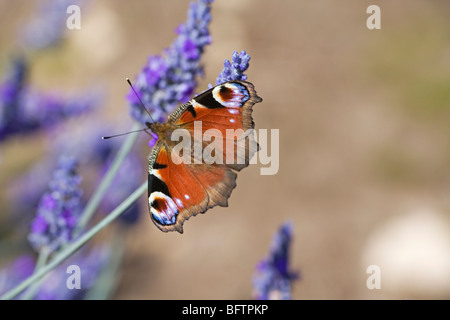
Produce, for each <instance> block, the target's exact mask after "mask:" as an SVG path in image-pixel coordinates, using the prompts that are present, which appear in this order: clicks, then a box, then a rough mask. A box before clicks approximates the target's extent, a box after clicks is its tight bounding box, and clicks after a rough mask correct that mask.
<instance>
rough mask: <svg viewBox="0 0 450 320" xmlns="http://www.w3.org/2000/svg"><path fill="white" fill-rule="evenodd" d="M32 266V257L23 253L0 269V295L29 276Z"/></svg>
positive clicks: (33, 262)
mask: <svg viewBox="0 0 450 320" xmlns="http://www.w3.org/2000/svg"><path fill="white" fill-rule="evenodd" d="M34 267H35V261H34V259H33V258H32V257H31V256H29V255H23V256H20V257H18V258H17V259H16V260H15V261H14V262H13V263H11V264H10V265H9V266H7V267H6V268H4V269H2V270H0V295H2V294H4V293H5V292H6V291H8V290H10V289H11V288H13V287H15V286H16V285H18V284H19V283H20V282H22V281H23V280H24V279H25V278H27V277H29V276H30V275H31V274H32V273H33V271H34Z"/></svg>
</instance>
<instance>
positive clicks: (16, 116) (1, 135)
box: [0, 58, 101, 142]
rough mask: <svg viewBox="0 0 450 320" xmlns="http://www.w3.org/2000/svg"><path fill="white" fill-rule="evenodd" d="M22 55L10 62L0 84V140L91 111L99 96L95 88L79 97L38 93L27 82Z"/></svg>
mask: <svg viewBox="0 0 450 320" xmlns="http://www.w3.org/2000/svg"><path fill="white" fill-rule="evenodd" d="M27 74H28V65H27V62H26V61H25V59H24V58H17V59H16V60H14V61H13V63H12V66H11V68H10V72H9V74H8V75H7V76H6V78H5V79H4V80H3V82H2V83H1V84H0V142H2V141H5V140H6V139H7V138H9V137H10V136H12V135H15V134H25V133H30V132H34V131H36V130H39V129H50V128H53V127H54V126H55V125H56V124H59V123H60V122H61V121H63V120H65V119H67V118H69V117H72V116H76V115H80V114H83V113H86V112H88V111H91V110H93V109H94V107H96V106H97V105H98V103H99V100H100V98H101V96H100V94H99V92H98V91H97V90H91V91H88V92H86V93H84V94H83V95H79V96H70V97H69V96H66V97H63V96H62V95H61V94H57V93H52V92H40V91H38V90H36V89H35V88H32V87H31V86H30V85H28V83H27V78H28V76H27Z"/></svg>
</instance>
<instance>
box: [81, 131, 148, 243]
mask: <svg viewBox="0 0 450 320" xmlns="http://www.w3.org/2000/svg"><path fill="white" fill-rule="evenodd" d="M138 127H139V125H138V124H135V125H134V126H133V127H132V128H131V130H130V131H134V130H136V129H137V128H138ZM137 136H138V135H137V134H130V135H129V136H128V138H127V140H126V141H125V142H124V143H123V144H122V146H121V148H120V150H119V152H118V153H117V155H116V157H115V158H114V160H113V162H112V164H111V166H110V167H109V170H108V172H107V173H106V175H105V176H104V177H103V179H102V181H101V182H100V184H99V186H98V187H97V189H96V190H95V192H94V194H93V195H92V197H91V198H90V199H89V202H88V203H87V204H86V207H85V208H84V210H83V212H82V213H81V215H80V219H79V220H78V225H77V228H76V229H75V230H74V237H76V236H77V235H79V234H80V233H81V231H82V230H83V229H84V228H85V227H86V225H87V224H88V222H89V220H90V219H91V218H92V215H93V214H94V213H95V210H96V209H97V207H98V205H99V204H100V201H101V200H102V199H103V197H104V196H105V193H106V191H107V190H108V188H109V186H110V185H111V183H112V181H113V179H114V177H115V176H116V173H117V171H118V170H119V168H120V165H121V164H122V162H123V160H124V159H125V156H126V155H127V154H128V152H130V150H131V148H132V147H133V144H134V142H135V141H136V139H137Z"/></svg>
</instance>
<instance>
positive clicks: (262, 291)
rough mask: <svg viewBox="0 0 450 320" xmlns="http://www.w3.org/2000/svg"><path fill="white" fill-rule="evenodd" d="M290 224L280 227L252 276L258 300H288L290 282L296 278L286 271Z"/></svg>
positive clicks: (294, 274) (290, 237)
mask: <svg viewBox="0 0 450 320" xmlns="http://www.w3.org/2000/svg"><path fill="white" fill-rule="evenodd" d="M291 241H292V224H291V223H285V224H284V225H282V226H281V228H280V229H279V230H278V232H277V233H276V234H275V236H274V238H273V240H272V246H271V248H270V253H269V255H268V256H267V257H266V258H265V259H264V260H262V261H261V262H260V263H259V264H258V265H257V267H256V271H255V274H254V276H253V288H254V297H255V298H256V299H258V300H268V299H270V300H290V299H291V282H292V281H293V280H295V279H297V278H298V274H297V273H296V272H292V271H290V270H288V267H289V247H290V244H291Z"/></svg>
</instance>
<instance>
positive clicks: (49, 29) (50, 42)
mask: <svg viewBox="0 0 450 320" xmlns="http://www.w3.org/2000/svg"><path fill="white" fill-rule="evenodd" d="M82 2H83V1H82V0H57V1H55V0H46V1H39V3H38V9H37V14H36V15H35V17H34V19H32V20H31V21H30V22H29V23H28V24H26V25H25V28H24V29H22V30H21V35H20V40H21V42H22V44H23V45H24V46H25V47H26V48H28V49H44V48H47V47H51V46H55V45H58V44H59V43H60V42H61V40H62V39H63V38H64V33H65V32H66V31H67V27H66V21H67V18H68V17H69V15H68V14H67V8H68V7H69V6H70V5H78V6H80V5H81V3H82Z"/></svg>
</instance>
